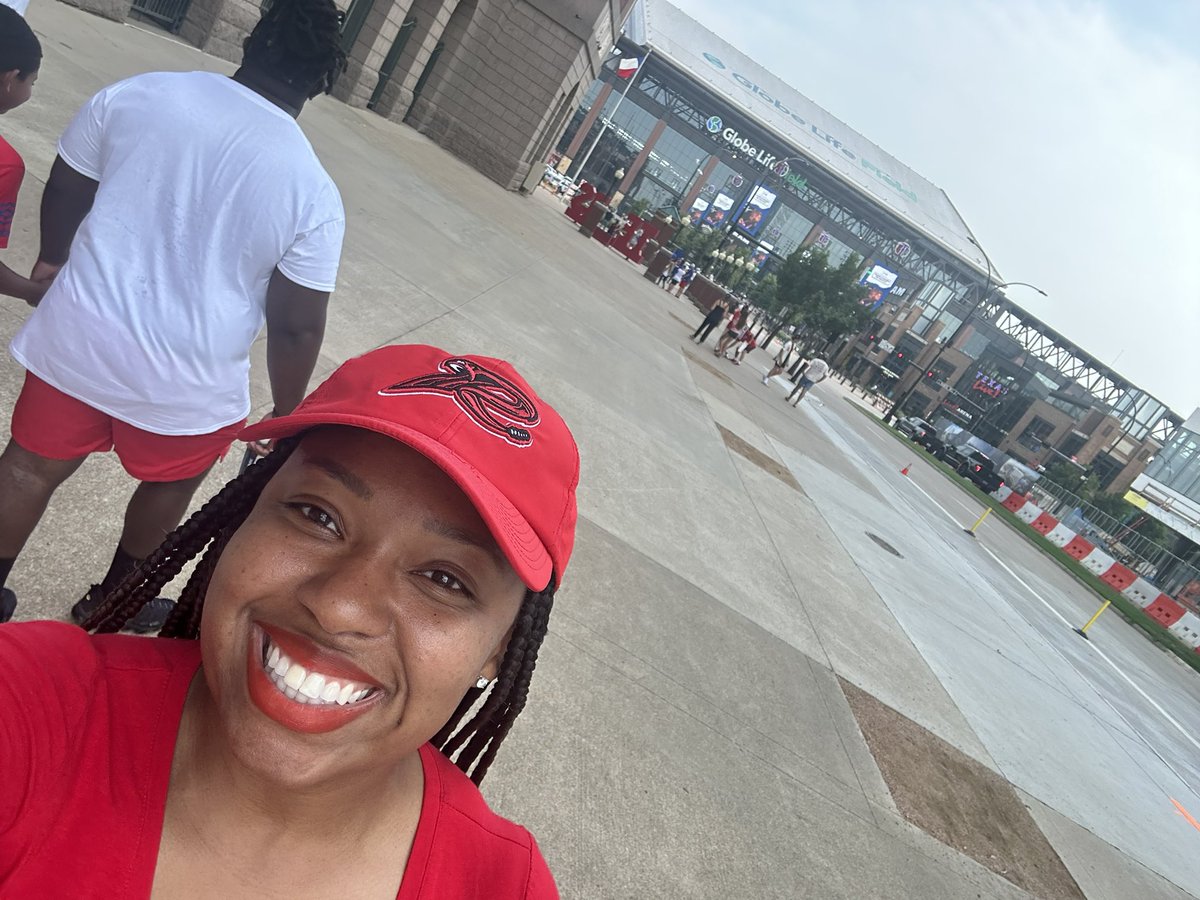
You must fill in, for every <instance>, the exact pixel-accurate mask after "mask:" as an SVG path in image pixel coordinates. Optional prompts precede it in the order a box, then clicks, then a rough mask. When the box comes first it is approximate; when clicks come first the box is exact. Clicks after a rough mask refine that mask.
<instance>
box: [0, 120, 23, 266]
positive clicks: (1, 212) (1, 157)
mask: <svg viewBox="0 0 1200 900" xmlns="http://www.w3.org/2000/svg"><path fill="white" fill-rule="evenodd" d="M24 178H25V161H24V160H23V159H21V154H20V153H18V152H17V151H16V150H14V149H13V148H12V145H11V144H9V142H8V141H6V140H5V139H4V138H2V137H0V250H2V249H4V248H5V247H7V246H8V233H9V232H10V231H11V230H12V223H13V215H14V214H15V213H16V211H17V194H18V193H19V192H20V190H21V181H22V179H24Z"/></svg>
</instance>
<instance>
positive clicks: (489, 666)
mask: <svg viewBox="0 0 1200 900" xmlns="http://www.w3.org/2000/svg"><path fill="white" fill-rule="evenodd" d="M516 627H517V625H516V622H514V623H513V624H512V625H510V626H509V628H508V631H506V632H505V633H504V637H502V638H501V639H500V641H499V642H498V643H497V645H496V647H495V649H494V650H492V655H491V656H489V657H488V658H487V662H485V663H484V664H483V668H482V669H481V670H480V672H479V674H480V675H482V676H483V677H484V678H486V679H487V680H488V681H495V680H496V678H497V677H498V676H499V675H500V663H502V662H503V661H504V654H505V652H506V651H507V650H508V642H509V641H510V640H512V633H513V629H514V628H516Z"/></svg>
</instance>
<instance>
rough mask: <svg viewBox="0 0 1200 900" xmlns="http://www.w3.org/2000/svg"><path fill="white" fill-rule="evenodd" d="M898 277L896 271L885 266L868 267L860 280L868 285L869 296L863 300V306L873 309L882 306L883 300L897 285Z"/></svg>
mask: <svg viewBox="0 0 1200 900" xmlns="http://www.w3.org/2000/svg"><path fill="white" fill-rule="evenodd" d="M896 277H897V276H896V273H895V272H893V271H891V270H889V269H885V268H884V267H883V266H871V268H869V269H867V271H866V272H865V273H864V274H863V277H862V278H861V279H860V280H859V282H858V283H859V284H863V285H866V287H867V296H866V299H865V300H863V306H865V307H867V308H868V309H872V310H874V309H878V308H879V307H880V306H882V305H883V301H884V300H886V299H887V296H888V294H890V293H891V292H892V288H893V287H895V286H896Z"/></svg>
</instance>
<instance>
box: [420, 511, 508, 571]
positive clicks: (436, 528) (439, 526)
mask: <svg viewBox="0 0 1200 900" xmlns="http://www.w3.org/2000/svg"><path fill="white" fill-rule="evenodd" d="M421 524H422V525H423V526H424V527H425V529H426V530H427V531H430V532H432V533H433V534H436V535H437V536H438V537H444V538H446V539H447V540H451V541H454V542H455V543H458V544H465V545H466V546H468V547H475V548H476V549H478V550H482V551H484V552H485V553H486V554H487V555H488V556H490V557H491V559H492V562H494V563H495V564H496V568H498V569H504V568H507V567H508V565H509V563H508V559H507V558H506V557H505V556H504V554H503V553H501V552H500V548H499V547H498V546H497V545H496V541H495V539H494V538H493V537H492V536H491V535H490V534H489V535H487V536H486V537H484V536H482V535H478V534H475V533H474V532H472V531H466V530H464V529H462V528H459V527H458V526H457V525H451V524H450V523H449V522H443V521H442V520H441V519H433V518H427V519H425V521H424V522H422V523H421Z"/></svg>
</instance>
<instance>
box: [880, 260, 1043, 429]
mask: <svg viewBox="0 0 1200 900" xmlns="http://www.w3.org/2000/svg"><path fill="white" fill-rule="evenodd" d="M967 240H969V241H970V242H971V243H972V244H974V245H975V247H976V248H977V249H978V250H979V252H980V253H982V254H983V259H984V262H986V263H987V267H988V272H987V281H986V282H985V283H984V288H983V291H982V292H980V294H979V296H978V297H976V299H975V304H974V305H973V306H972V307H971V309H970V311H969V312H968V313H967V315H966V317H965V318H964V319H963V320H962V321H961V322H959V323H958V327H957V328H955V329H954V333H953V334H951V335H950V337H949V338H947V339H946V340H945V341H943V342H942V344H941V346H940V347H939V348H938V352H937V353H935V354H934V356H933V359H931V360H930V361H929V363H928V368H929V369H933V367H934V366H935V365H937V361H938V360H939V359H941V358H942V354H943V353H945V352H946V348H947V347H949V346H951V345H952V344H953V343H954V342H955V341H956V340H957V339H958V336H959V335H960V334H962V331H963V329H964V328H966V327H967V324H968V323H969V322H970V321H971V317H972V316H974V315H975V313H976V312H977V311H978V310H979V307H980V306H982V305H983V302H984V301H985V300H986V299H987V298H988V297H989V296H990V295H991V293H992V289H993V288H1006V287H1013V286H1015V285H1021V286H1022V287H1028V288H1033V289H1034V290H1035V291H1037V292H1038V293H1039V294H1041V295H1042V296H1043V297H1045V296H1047V294H1046V292H1045V291H1043V290H1042V289H1041V288H1040V287H1037V286H1036V285H1032V284H1030V283H1029V282H1027V281H1006V282H1004V283H1003V284H995V285H994V284H992V275H993V274H994V273H995V271H996V270H995V269H994V268H992V261H991V260H990V259H988V255H987V251H985V250H984V249H983V248H982V247H980V246H979V242H978V241H976V240H975V238H967ZM923 368H924V367H923ZM902 377H903V376H902ZM920 383H921V379H920V378H917V379H915V380H914V381H913V383H912V384H910V385H909V386H908V389H907V390H905V391H903V392H902V393H901V394H900V396H899V397H898V398H897V399H896V402H895V403H893V404H892V407H891V409H889V410H888V411H887V414H886V415H885V416H884V417H883V421H884V422H885V423H886V424H888V425H890V424H892V423H893V422H894V421H896V416H897V414H898V413H899V411H900V408H901V407H902V406H903V405H904V404H905V403H906V402H908V398H909V397H911V396H912V393H913V391H915V390H916V389H917V385H918V384H920Z"/></svg>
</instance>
